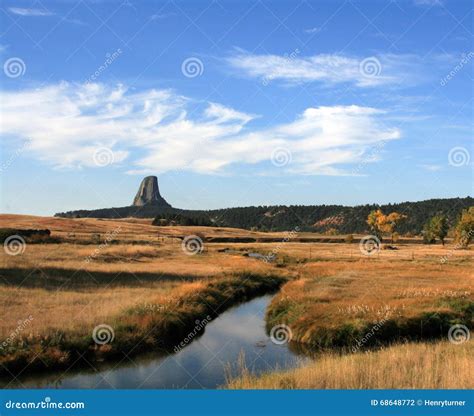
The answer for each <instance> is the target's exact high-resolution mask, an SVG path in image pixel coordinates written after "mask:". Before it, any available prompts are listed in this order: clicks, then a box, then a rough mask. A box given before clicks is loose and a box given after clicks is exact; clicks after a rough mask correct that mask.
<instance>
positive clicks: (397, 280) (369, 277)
mask: <svg viewBox="0 0 474 416" xmlns="http://www.w3.org/2000/svg"><path fill="white" fill-rule="evenodd" d="M0 228H17V229H49V230H51V237H53V238H52V239H51V241H45V242H41V241H40V242H31V243H29V242H28V243H27V244H26V248H25V250H24V252H23V253H22V254H21V255H17V256H12V255H8V254H6V253H5V252H4V251H2V253H1V254H0V256H1V257H0V305H1V313H2V316H3V317H4V319H2V320H1V321H0V340H7V342H5V341H4V342H3V344H0V346H1V348H0V376H2V377H7V378H8V376H9V374H10V373H13V374H15V373H18V372H22V373H28V372H33V371H38V370H44V369H49V370H56V369H60V368H69V367H70V366H73V365H79V364H80V361H81V360H82V359H86V360H89V361H94V360H109V359H110V360H115V359H120V358H121V357H124V356H129V355H133V354H138V353H140V352H142V351H150V350H155V351H166V350H169V349H172V348H173V346H175V345H177V344H178V343H179V342H180V340H182V339H183V338H184V337H185V336H186V334H188V333H189V332H190V331H192V330H193V328H194V327H195V325H196V323H195V322H196V320H202V319H204V318H205V317H207V316H211V317H212V318H214V317H216V316H217V315H219V314H220V313H221V312H223V311H224V310H225V309H227V308H229V307H230V306H232V305H234V304H236V303H238V302H241V301H245V300H247V299H250V298H252V297H255V296H257V295H260V294H264V293H271V292H275V291H277V290H278V289H280V290H279V292H278V293H277V294H276V296H275V297H274V299H273V300H272V302H271V304H270V306H269V308H268V310H267V327H268V330H269V331H271V328H272V327H274V326H276V325H281V324H283V325H286V326H287V327H289V328H290V330H291V333H292V340H293V341H296V342H298V343H301V344H302V345H306V346H308V347H311V348H323V350H325V351H326V352H324V353H323V355H322V356H321V357H322V358H321V359H319V358H318V359H317V360H316V361H315V363H314V365H309V366H307V367H303V368H298V369H294V370H291V372H290V373H288V374H287V373H278V372H277V373H274V374H269V375H267V376H264V377H263V378H261V379H255V378H254V377H252V376H251V375H250V374H249V373H246V372H245V371H243V374H242V378H241V379H236V380H232V381H231V384H230V385H231V386H232V387H235V388H253V387H256V388H260V387H262V388H267V387H265V386H268V388H287V387H290V388H291V387H293V386H294V387H295V388H391V387H395V388H402V387H404V386H410V383H413V384H412V385H411V387H416V386H421V388H425V387H426V388H437V387H439V386H442V385H446V386H458V385H462V384H463V383H467V385H470V384H469V383H468V381H467V380H464V379H463V378H462V377H460V378H459V379H458V380H454V379H453V377H452V375H449V374H448V370H449V365H448V362H450V361H449V360H451V364H452V365H454V366H455V365H461V364H462V363H463V362H467V364H466V365H464V364H462V365H464V367H465V368H466V369H469V368H471V369H472V358H469V354H468V352H472V342H470V343H464V344H462V345H453V344H451V343H449V342H447V341H446V340H447V332H448V330H449V327H450V326H451V325H453V324H464V325H466V326H468V327H469V328H472V327H473V324H472V319H473V308H474V306H473V305H474V301H473V299H474V297H473V293H472V289H473V287H474V285H473V276H472V271H471V270H472V259H473V254H472V253H473V251H472V250H454V244H453V243H451V242H448V244H446V245H445V246H444V247H443V246H441V245H422V244H420V242H419V241H418V240H417V239H409V240H408V241H407V242H404V243H399V244H396V248H397V249H395V250H380V252H379V253H377V254H374V255H372V256H366V255H364V254H362V253H361V252H360V250H359V246H358V236H355V237H354V243H352V244H351V243H345V242H343V241H344V236H339V237H338V238H339V240H340V241H341V242H340V243H302V242H299V241H293V240H292V239H288V238H287V236H288V235H287V233H262V232H253V231H246V230H240V229H231V228H215V227H181V226H174V227H171V226H169V227H168V226H167V227H155V226H152V225H151V220H142V219H124V220H98V219H65V218H48V217H32V216H19V215H0ZM188 235H197V236H199V237H200V238H201V239H202V241H204V249H203V250H202V253H199V254H196V255H189V253H186V252H185V250H183V249H182V239H183V237H185V236H188ZM302 236H303V237H310V235H309V233H304V234H303V235H302ZM248 237H252V238H253V241H255V242H242V241H241V239H244V238H248ZM269 237H271V238H273V239H281V241H280V242H259V241H265V239H266V238H269ZM299 237H301V236H299ZM216 238H227V239H228V241H227V242H225V243H222V242H213V241H212V239H216ZM295 240H296V239H295ZM217 241H219V240H217ZM248 253H260V254H263V255H270V254H275V255H276V258H275V261H273V262H265V261H262V260H261V259H257V258H252V257H249V256H248V255H247V254H248ZM443 259H445V260H443ZM28 317H31V319H29V320H28V323H27V325H22V324H20V323H21V322H23V321H24V320H25V319H26V318H28ZM100 324H107V325H110V326H111V327H112V328H113V329H114V336H115V338H114V342H113V343H111V344H105V345H97V344H96V343H95V342H94V340H93V339H92V333H93V330H94V328H95V327H96V326H97V325H100ZM375 325H377V331H376V332H375V333H374V336H373V337H371V339H370V340H369V341H367V342H366V341H364V342H363V343H362V345H359V344H360V340H361V339H363V338H364V335H365V334H366V333H367V332H368V331H370V330H371V329H372V328H373V327H374V326H375ZM19 328H20V329H19ZM435 338H438V339H440V342H439V343H423V342H426V341H427V340H428V339H430V340H431V339H435ZM407 340H417V341H420V342H419V343H417V344H405V343H404V342H405V341H407ZM443 340H444V341H443ZM397 342H399V343H401V344H400V345H396V344H395V343H397ZM382 345H384V347H383V348H382V349H380V348H379V349H377V350H374V351H372V352H371V353H370V354H368V353H366V352H362V350H365V349H367V348H369V347H380V346H382ZM354 346H356V348H354ZM332 347H338V348H339V347H343V348H346V349H349V351H348V352H347V351H346V353H344V354H343V353H340V352H331V351H329V352H328V351H327V349H329V348H332ZM351 348H352V350H353V351H350V349H351ZM353 352H355V354H354V353H353ZM410 352H411V353H410ZM457 352H458V353H459V355H458V358H459V364H456V363H458V361H456V363H454V364H453V363H452V361H455V360H456V358H455V357H456V356H457V355H456V354H457ZM410 354H411V355H410ZM463 354H464V355H463ZM424 355H427V357H426V358H425V359H423V356H424ZM471 356H472V354H471ZM410 357H411V358H410ZM417 357H418V358H417ZM320 360H322V361H320ZM417 360H418V361H417ZM423 360H425V361H423ZM463 360H464V361H463ZM320 362H323V363H324V365H320V364H319V363H320ZM380 363H383V366H381V367H380V368H379V367H377V366H378V365H379V364H380ZM400 363H401V364H400ZM397 365H400V366H401V367H400V371H401V368H404V367H406V368H410V366H412V365H416V366H417V368H419V369H420V371H421V372H423V374H422V375H420V377H419V379H418V380H415V376H409V375H407V376H406V377H405V378H402V377H400V378H399V381H398V382H399V385H397V386H395V385H394V384H393V383H397V382H394V381H393V380H392V378H391V377H390V371H392V370H391V369H390V368H395V367H396V366H397ZM364 366H365V368H366V370H364ZM390 366H391V367H390ZM331 367H332V373H333V374H336V375H337V374H344V372H342V370H340V369H342V368H345V369H346V371H348V372H349V373H350V374H351V376H350V377H348V378H347V380H346V381H343V380H342V378H343V377H342V376H340V377H339V378H338V379H336V378H337V377H336V376H334V377H333V378H330V377H329V376H328V374H329V373H330V372H331ZM451 368H454V367H451ZM456 368H457V367H456ZM340 371H341V372H340ZM364 371H366V372H368V371H369V372H370V375H371V377H365V376H364ZM393 371H395V370H393ZM449 371H451V370H449ZM466 371H467V370H466ZM367 374H369V373H367ZM372 375H373V377H372ZM410 377H411V378H410ZM285 380H287V381H285ZM288 380H289V381H288ZM344 383H345V384H344ZM417 383H418V384H417ZM456 383H458V384H456ZM286 384H288V386H287V385H286ZM282 386H285V387H282ZM338 386H340V387H338ZM465 387H466V386H464V387H462V386H461V388H465Z"/></svg>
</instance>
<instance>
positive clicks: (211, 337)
mask: <svg viewBox="0 0 474 416" xmlns="http://www.w3.org/2000/svg"><path fill="white" fill-rule="evenodd" d="M271 298H272V295H267V296H263V297H260V298H256V299H254V300H251V301H249V302H246V303H243V304H241V305H238V306H235V307H233V308H232V309H229V310H228V311H226V312H224V313H223V314H222V315H220V316H219V317H218V318H216V319H214V320H213V321H212V322H211V323H209V324H208V325H207V326H206V329H205V331H204V334H203V335H202V336H201V337H200V338H197V339H195V340H194V341H193V342H191V343H190V344H189V345H187V346H186V347H185V348H183V349H182V350H181V351H179V352H178V353H176V354H170V355H166V356H161V357H157V356H156V354H150V355H145V356H140V357H133V358H132V359H131V360H130V361H128V362H127V363H124V362H122V363H120V364H109V365H108V367H101V369H100V370H99V371H92V370H90V371H87V370H82V371H78V370H75V371H69V372H67V373H65V374H61V375H59V376H58V374H57V373H56V374H49V375H45V376H36V377H34V378H30V379H26V380H21V382H17V383H15V384H13V383H12V384H10V385H9V386H8V387H16V388H19V387H27V388H35V387H39V388H64V389H82V388H89V389H98V388H99V389H100V388H104V389H107V388H117V389H136V388H140V389H172V388H179V389H202V388H207V389H212V388H216V387H219V386H221V385H223V384H225V381H226V372H227V373H228V371H231V372H232V374H236V373H237V371H238V366H239V365H238V362H239V357H241V359H242V360H243V361H244V362H245V365H246V367H247V368H248V369H249V370H250V371H251V372H252V373H254V374H260V373H262V372H266V371H272V370H275V369H285V368H290V367H294V366H296V365H298V364H299V363H301V362H302V361H305V360H308V358H306V357H305V356H304V355H300V353H299V352H297V350H296V349H295V348H292V346H290V345H289V344H283V345H276V344H274V343H273V342H272V341H271V340H270V337H269V336H268V335H267V334H266V333H265V319H264V318H265V310H266V308H267V306H268V304H269V302H270V300H271ZM226 369H227V370H226Z"/></svg>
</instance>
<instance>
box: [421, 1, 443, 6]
mask: <svg viewBox="0 0 474 416" xmlns="http://www.w3.org/2000/svg"><path fill="white" fill-rule="evenodd" d="M414 3H415V5H416V6H442V5H443V2H442V1H441V0H414Z"/></svg>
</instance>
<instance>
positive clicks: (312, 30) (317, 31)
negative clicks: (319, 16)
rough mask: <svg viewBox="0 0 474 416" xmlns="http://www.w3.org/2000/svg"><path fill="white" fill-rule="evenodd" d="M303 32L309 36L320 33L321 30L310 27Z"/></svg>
mask: <svg viewBox="0 0 474 416" xmlns="http://www.w3.org/2000/svg"><path fill="white" fill-rule="evenodd" d="M304 32H305V33H309V34H313V33H319V32H321V28H320V27H316V26H315V27H311V28H309V29H305V30H304Z"/></svg>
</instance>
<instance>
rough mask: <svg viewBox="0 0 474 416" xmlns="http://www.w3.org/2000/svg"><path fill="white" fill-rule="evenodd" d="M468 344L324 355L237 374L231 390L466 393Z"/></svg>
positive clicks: (471, 353) (469, 384) (470, 368)
mask: <svg viewBox="0 0 474 416" xmlns="http://www.w3.org/2000/svg"><path fill="white" fill-rule="evenodd" d="M473 357H474V342H473V341H470V342H465V343H464V344H459V345H454V344H451V343H449V342H438V343H424V344H413V343H412V344H403V345H395V346H391V347H387V348H383V349H381V350H379V351H373V352H366V353H356V354H348V355H342V356H341V355H337V354H324V355H321V356H319V357H317V358H316V359H315V360H314V361H313V362H311V363H310V364H307V365H305V366H304V367H301V368H296V369H293V370H289V371H283V372H274V373H269V374H265V375H263V376H261V377H255V376H252V375H251V374H250V373H249V372H248V371H247V370H245V369H244V370H243V374H242V375H241V377H239V378H236V379H234V380H230V382H229V385H228V388H231V389H472V388H474V379H473V378H472V375H473V374H474V358H473Z"/></svg>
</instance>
